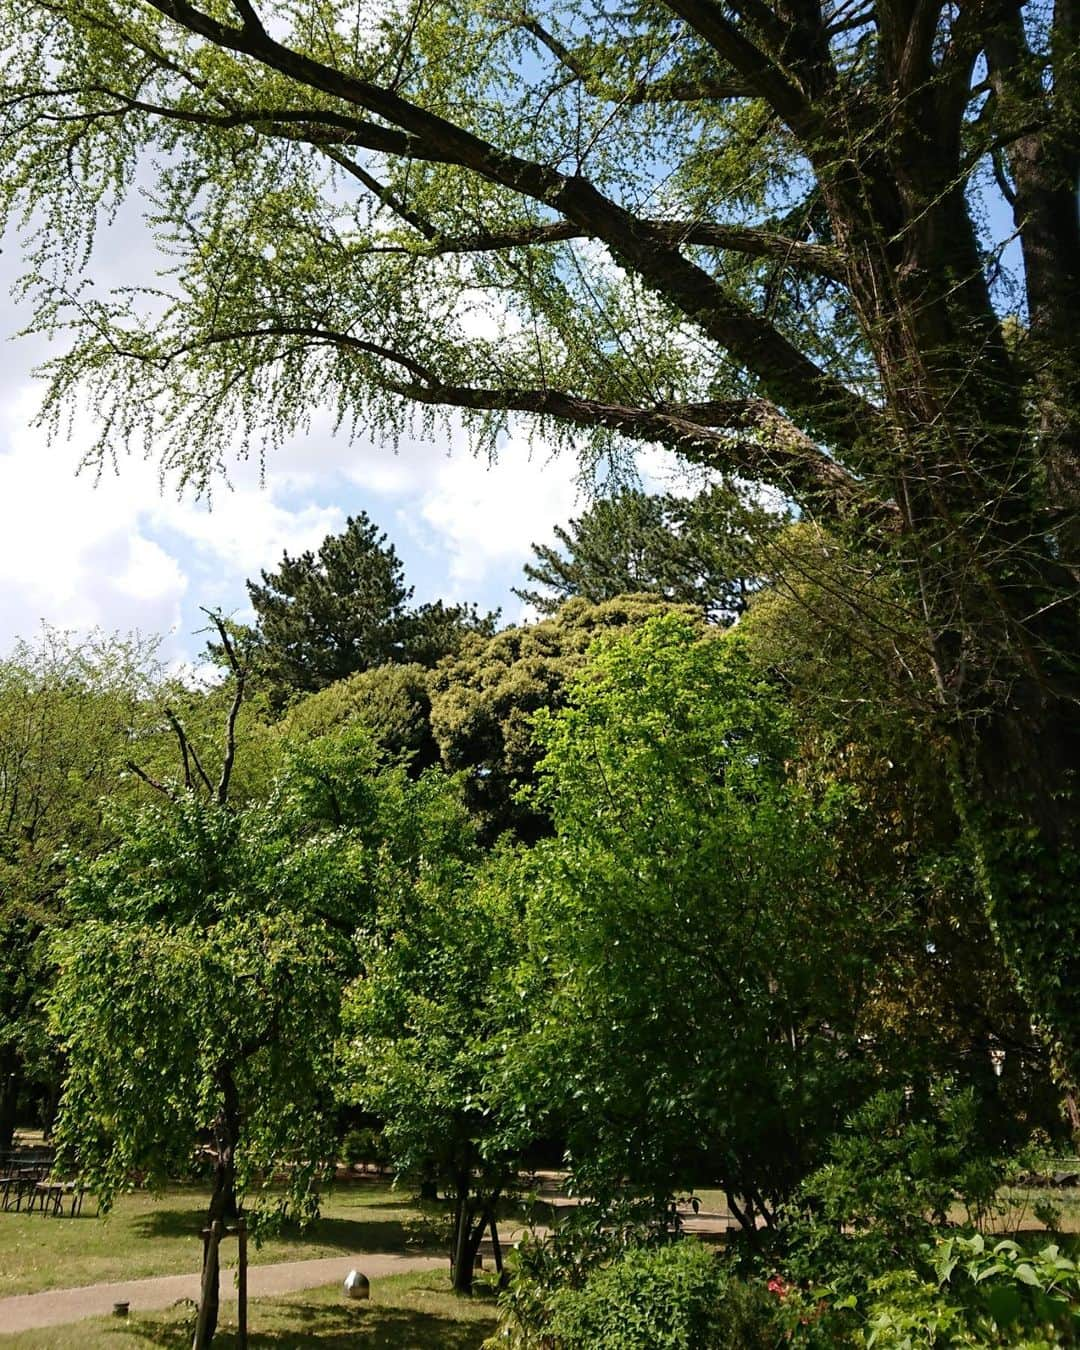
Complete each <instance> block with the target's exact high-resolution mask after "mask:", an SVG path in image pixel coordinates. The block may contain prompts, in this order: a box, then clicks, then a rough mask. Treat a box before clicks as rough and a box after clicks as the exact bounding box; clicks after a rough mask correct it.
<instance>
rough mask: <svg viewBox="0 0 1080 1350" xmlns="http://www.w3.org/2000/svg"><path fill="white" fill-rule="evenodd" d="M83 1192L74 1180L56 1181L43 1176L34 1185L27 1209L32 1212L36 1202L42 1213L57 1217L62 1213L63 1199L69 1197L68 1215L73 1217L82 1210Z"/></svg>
mask: <svg viewBox="0 0 1080 1350" xmlns="http://www.w3.org/2000/svg"><path fill="white" fill-rule="evenodd" d="M84 1194H85V1191H84V1189H83V1187H82V1186H80V1185H79V1184H78V1182H76V1181H57V1180H56V1179H54V1178H52V1177H45V1178H43V1179H42V1180H41V1181H39V1182H38V1183H37V1185H36V1186H35V1187H34V1191H33V1193H32V1194H31V1196H30V1203H29V1204H28V1206H27V1209H28V1210H30V1211H31V1212H32V1211H33V1208H34V1205H35V1204H37V1205H38V1206H39V1207H40V1209H41V1213H42V1215H49V1214H51V1215H52V1217H53V1218H54V1219H58V1218H60V1217H61V1216H62V1215H63V1213H64V1201H65V1200H66V1199H69V1198H70V1200H71V1204H70V1206H69V1208H68V1215H69V1217H71V1218H72V1219H74V1218H75V1217H76V1216H77V1215H78V1214H79V1213H81V1211H82V1204H83V1196H84Z"/></svg>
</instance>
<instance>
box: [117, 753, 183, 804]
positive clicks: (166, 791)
mask: <svg viewBox="0 0 1080 1350" xmlns="http://www.w3.org/2000/svg"><path fill="white" fill-rule="evenodd" d="M125 768H127V769H130V770H131V772H132V773H133V774H134V775H135V777H136V778H141V779H142V781H143V782H144V783H145V784H146V785H147V787H152V788H153V789H154V791H155V792H160V793H161V794H162V796H164V797H168V799H169V801H171V802H176V801H179V800H180V799H179V798H178V797H177V795H176V793H175V792H174V791H173V790H172V788H171V787H168V786H167V785H166V784H165V783H159V782H158V781H157V779H156V778H151V777H150V775H149V774H148V773H147V772H146V770H145V769H141V768H140V767H139V766H138V764H136V763H135V761H134V760H133V759H129V760H128V761H127V763H126V765H125Z"/></svg>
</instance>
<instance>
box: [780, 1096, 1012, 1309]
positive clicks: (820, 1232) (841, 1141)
mask: <svg viewBox="0 0 1080 1350" xmlns="http://www.w3.org/2000/svg"><path fill="white" fill-rule="evenodd" d="M979 1123H980V1122H979V1118H978V1107H977V1103H976V1099H975V1095H974V1093H973V1092H972V1091H971V1090H970V1089H967V1090H963V1091H957V1090H956V1089H955V1087H954V1085H953V1084H951V1083H948V1082H946V1083H942V1084H939V1085H937V1086H936V1087H934V1088H933V1089H931V1091H930V1093H929V1094H928V1095H927V1096H925V1097H923V1098H921V1099H916V1098H914V1097H909V1096H908V1094H906V1093H905V1092H903V1091H902V1090H897V1091H889V1092H880V1093H878V1094H876V1095H875V1096H874V1097H872V1098H871V1099H870V1100H869V1101H868V1102H866V1103H865V1104H864V1105H863V1106H861V1107H860V1108H859V1109H858V1110H857V1111H855V1112H854V1113H853V1114H852V1116H851V1118H850V1120H848V1121H847V1123H846V1126H845V1128H844V1130H843V1132H842V1133H840V1134H838V1135H837V1136H836V1137H835V1138H834V1139H833V1140H832V1141H831V1142H830V1145H829V1150H828V1159H827V1161H825V1162H824V1163H823V1165H822V1166H821V1167H819V1168H818V1169H817V1170H816V1171H815V1172H813V1173H812V1174H811V1175H810V1176H808V1177H807V1178H806V1180H805V1181H804V1182H803V1183H802V1185H801V1186H800V1187H799V1190H798V1194H797V1196H796V1198H795V1199H794V1200H793V1202H792V1203H791V1205H790V1207H789V1208H788V1210H787V1212H786V1214H785V1216H784V1225H783V1226H784V1229H785V1230H786V1238H787V1242H788V1244H789V1254H788V1257H787V1269H788V1271H789V1272H790V1273H791V1274H792V1275H793V1276H795V1277H796V1278H797V1279H801V1280H809V1281H815V1280H817V1281H825V1282H827V1283H828V1284H829V1285H830V1287H831V1288H833V1289H839V1290H842V1291H844V1292H848V1291H850V1290H853V1289H857V1288H859V1287H861V1286H862V1285H863V1284H864V1283H865V1282H866V1280H868V1279H871V1278H877V1277H881V1276H884V1275H886V1274H887V1273H888V1272H889V1271H891V1270H895V1269H898V1268H904V1267H909V1266H912V1265H913V1264H915V1263H916V1262H917V1260H918V1258H919V1254H920V1252H921V1251H922V1250H923V1248H924V1247H925V1246H926V1244H927V1243H930V1242H932V1241H933V1239H934V1237H935V1235H936V1234H937V1233H938V1232H939V1231H940V1230H941V1228H942V1227H943V1226H944V1225H945V1224H947V1222H948V1221H949V1215H950V1213H951V1211H952V1209H953V1207H954V1206H961V1207H963V1209H964V1210H965V1211H966V1214H967V1217H968V1219H969V1221H971V1220H974V1221H981V1220H983V1219H985V1218H986V1217H987V1216H988V1215H989V1214H991V1213H992V1212H993V1211H994V1209H995V1207H996V1195H997V1192H998V1189H999V1187H1000V1186H1001V1183H1002V1181H1003V1179H1004V1175H1005V1172H1004V1168H1003V1167H1002V1165H1001V1164H1000V1163H998V1162H996V1161H995V1160H994V1158H993V1157H991V1156H989V1155H988V1153H987V1150H986V1145H985V1142H984V1140H983V1139H982V1138H981V1137H980V1129H979Z"/></svg>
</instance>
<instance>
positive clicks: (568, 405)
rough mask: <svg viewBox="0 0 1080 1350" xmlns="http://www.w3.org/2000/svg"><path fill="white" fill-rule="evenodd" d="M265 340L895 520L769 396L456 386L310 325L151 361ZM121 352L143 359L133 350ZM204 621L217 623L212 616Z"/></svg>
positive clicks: (806, 501) (852, 513) (840, 513)
mask: <svg viewBox="0 0 1080 1350" xmlns="http://www.w3.org/2000/svg"><path fill="white" fill-rule="evenodd" d="M263 339H269V340H274V339H277V340H280V339H300V340H301V341H302V342H304V343H306V344H309V345H311V346H312V347H336V348H339V349H342V350H345V351H355V352H357V353H358V354H363V355H364V356H368V357H374V358H375V359H376V360H378V361H380V362H383V363H386V364H387V365H389V366H391V367H397V368H398V369H399V370H400V371H401V372H402V374H401V375H400V376H395V375H393V374H388V373H385V372H384V373H382V374H378V375H374V376H373V378H374V379H375V380H376V381H377V382H378V384H379V385H380V386H381V387H382V388H383V389H385V390H386V391H387V392H389V393H392V394H396V395H398V396H399V397H401V398H403V399H405V400H407V401H410V402H414V403H422V404H427V405H429V406H436V407H438V406H441V407H447V408H460V409H462V410H465V411H469V412H517V413H525V414H530V415H533V416H537V417H541V418H554V419H557V420H559V421H563V422H569V423H572V424H573V425H575V426H579V427H583V428H595V427H603V428H606V429H607V430H610V431H615V432H618V433H619V434H620V435H622V436H626V437H627V438H628V439H631V440H637V441H644V442H654V443H657V444H660V445H665V446H667V447H668V448H670V449H672V450H674V451H676V452H677V453H679V454H681V455H683V456H685V457H686V458H688V459H691V460H694V461H696V462H697V463H700V464H704V465H707V466H709V467H712V468H716V469H720V470H723V471H725V472H727V473H734V474H739V475H742V476H744V477H747V478H750V479H754V480H757V481H762V482H767V483H769V484H771V485H773V486H775V487H777V488H779V489H780V490H781V491H782V492H784V493H785V494H786V495H789V496H791V497H793V498H794V499H795V500H796V501H798V502H799V503H800V505H801V506H802V507H803V509H804V510H806V511H807V512H808V513H811V514H817V515H820V516H822V517H823V518H824V519H827V520H831V521H837V522H839V521H844V520H847V521H851V520H858V521H862V522H863V523H865V524H867V525H872V526H874V527H875V528H876V529H878V530H884V531H886V532H889V531H892V530H893V529H895V528H896V527H897V525H898V524H899V516H898V513H897V509H896V506H895V503H893V502H892V501H885V500H882V499H880V498H878V497H876V496H875V495H874V494H873V491H872V489H870V488H869V487H868V486H867V485H866V484H865V483H864V482H863V481H862V480H861V479H859V478H858V477H856V476H855V475H854V474H852V473H851V472H850V471H849V470H848V469H847V468H845V467H844V466H843V465H842V464H840V463H838V462H837V461H836V460H835V459H833V458H832V457H830V456H829V455H827V454H826V453H825V452H824V451H823V450H821V449H820V447H819V446H818V445H817V444H816V443H815V442H814V441H813V440H812V439H811V438H810V437H809V436H808V435H807V434H806V433H805V432H804V431H802V430H801V429H800V428H799V427H798V426H797V425H796V424H795V423H794V422H793V421H792V420H791V419H790V418H789V417H786V416H785V415H784V413H783V412H781V410H780V409H779V408H777V407H776V406H775V405H774V404H772V403H770V402H769V401H768V400H766V399H761V398H748V399H730V400H716V401H710V402H705V403H681V404H675V403H672V404H663V403H657V404H653V405H651V406H646V405H635V404H629V403H625V404H624V403H614V402H605V401H603V400H600V399H593V398H584V397H581V396H578V395H575V394H572V393H570V392H568V391H564V390H559V389H554V388H551V387H543V388H523V387H510V386H508V387H502V388H494V387H483V386H476V385H462V384H458V383H454V382H445V381H444V380H443V379H442V378H441V377H440V375H439V374H438V372H437V371H436V370H434V369H433V368H432V367H431V366H428V365H426V364H425V363H424V362H423V361H421V360H419V359H418V358H417V357H416V356H414V355H412V354H410V353H406V352H400V351H397V350H395V349H394V348H392V347H389V346H386V345H385V344H383V343H378V342H373V341H371V340H370V339H368V338H361V337H357V336H355V335H354V334H351V333H348V332H338V331H334V330H331V329H328V328H323V327H319V326H318V325H316V324H311V323H305V324H290V323H265V324H259V325H253V326H251V327H249V328H230V329H222V330H219V331H216V332H212V333H209V334H206V335H205V336H203V337H201V338H198V339H193V340H191V341H190V342H186V343H183V344H181V345H180V346H178V347H177V348H175V349H174V350H173V351H172V352H170V353H168V354H167V355H166V356H164V357H162V358H159V360H158V363H159V364H162V365H167V364H168V363H169V362H171V361H173V360H175V359H177V358H178V357H179V356H181V355H186V354H190V353H191V352H193V351H196V350H197V349H199V348H201V347H210V346H215V345H222V344H226V343H241V342H252V341H260V340H263ZM126 355H128V356H130V357H132V358H133V359H137V360H140V361H144V360H147V357H146V356H145V355H144V354H142V353H140V352H135V351H132V352H128V353H126ZM736 433H743V434H742V435H736ZM211 617H212V618H213V619H214V622H215V623H220V618H219V616H216V615H215V616H211ZM230 659H232V658H230ZM234 669H235V667H234Z"/></svg>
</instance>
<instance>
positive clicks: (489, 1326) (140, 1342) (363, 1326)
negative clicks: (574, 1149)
mask: <svg viewBox="0 0 1080 1350" xmlns="http://www.w3.org/2000/svg"><path fill="white" fill-rule="evenodd" d="M222 1314H223V1316H222V1321H221V1324H220V1327H219V1330H218V1334H217V1336H215V1338H214V1346H215V1347H216V1348H217V1347H220V1350H235V1346H236V1336H235V1328H236V1305H235V1303H226V1304H223V1305H222ZM494 1329H495V1306H494V1298H493V1297H492V1296H491V1295H490V1294H487V1295H485V1294H483V1293H481V1292H478V1293H477V1294H474V1295H473V1297H472V1298H461V1297H459V1296H457V1295H455V1294H454V1293H453V1292H452V1291H451V1290H450V1287H449V1283H448V1281H447V1277H446V1275H444V1274H442V1273H441V1272H425V1273H423V1274H420V1275H394V1276H389V1277H387V1278H385V1279H382V1280H376V1281H374V1282H373V1284H372V1290H371V1301H370V1302H369V1303H349V1302H347V1301H346V1300H345V1299H344V1297H343V1296H342V1293H341V1290H340V1288H339V1287H338V1286H337V1285H332V1286H329V1287H326V1288H323V1289H308V1290H305V1291H304V1292H303V1293H299V1294H286V1295H284V1296H282V1297H279V1298H266V1299H260V1300H258V1301H256V1302H253V1303H251V1304H250V1306H249V1308H248V1344H249V1346H250V1347H251V1350H257V1347H260V1346H261V1347H277V1348H278V1350H294V1347H303V1346H319V1347H322V1348H323V1350H337V1347H341V1350H344V1348H345V1347H358V1346H372V1347H374V1346H381V1347H385V1350H428V1347H431V1350H436V1347H438V1350H479V1346H480V1345H481V1344H482V1342H483V1341H484V1340H485V1338H486V1337H488V1336H490V1335H491V1333H492V1331H493V1330H494ZM191 1331H192V1327H191V1321H190V1310H188V1309H176V1310H171V1311H169V1312H161V1313H139V1314H133V1315H132V1316H131V1317H129V1318H128V1319H127V1320H126V1321H123V1322H121V1321H119V1320H118V1319H116V1318H94V1319H93V1320H92V1321H87V1322H79V1323H78V1324H76V1325H74V1326H64V1327H51V1328H49V1329H48V1330H45V1331H28V1332H23V1333H22V1334H20V1335H18V1336H2V1335H0V1346H2V1347H3V1350H70V1347H71V1346H72V1345H74V1344H77V1345H78V1347H79V1350H151V1347H157V1350H184V1347H187V1346H189V1345H190V1344H191Z"/></svg>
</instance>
